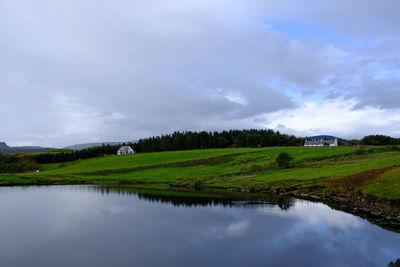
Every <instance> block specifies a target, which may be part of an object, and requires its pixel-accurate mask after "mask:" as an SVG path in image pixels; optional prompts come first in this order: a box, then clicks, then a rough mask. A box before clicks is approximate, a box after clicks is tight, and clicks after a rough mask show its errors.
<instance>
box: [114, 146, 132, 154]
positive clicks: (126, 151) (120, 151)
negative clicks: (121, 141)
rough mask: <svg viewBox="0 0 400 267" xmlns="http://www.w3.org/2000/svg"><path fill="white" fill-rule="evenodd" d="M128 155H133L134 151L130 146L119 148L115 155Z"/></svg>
mask: <svg viewBox="0 0 400 267" xmlns="http://www.w3.org/2000/svg"><path fill="white" fill-rule="evenodd" d="M129 154H135V150H133V149H132V148H131V147H130V146H121V147H120V148H119V149H118V151H117V155H129Z"/></svg>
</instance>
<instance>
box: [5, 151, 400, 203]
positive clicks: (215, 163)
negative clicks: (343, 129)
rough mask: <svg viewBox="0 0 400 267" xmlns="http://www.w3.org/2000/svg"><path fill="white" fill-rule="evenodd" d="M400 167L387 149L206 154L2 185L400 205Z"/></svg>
mask: <svg viewBox="0 0 400 267" xmlns="http://www.w3.org/2000/svg"><path fill="white" fill-rule="evenodd" d="M281 152H287V153H288V154H289V155H291V156H292V157H293V161H292V162H291V167H290V168H287V169H281V168H279V167H278V166H276V162H275V160H276V158H277V156H278V155H279V153H281ZM399 166H400V153H399V152H397V151H391V149H388V148H386V147H378V148H365V149H361V150H360V149H356V148H353V147H317V148H311V147H269V148H230V149H207V150H187V151H173V152H157V153H138V154H134V155H127V156H106V157H100V158H92V159H87V160H78V161H73V162H67V163H57V164H46V165H41V166H40V172H38V173H36V172H35V173H21V174H3V175H0V184H2V185H18V184H72V183H92V184H98V183H112V184H132V185H136V186H142V187H154V188H160V187H161V188H176V187H188V188H218V189H230V190H244V191H263V190H269V191H274V190H275V191H285V190H286V191H287V190H289V189H290V190H303V189H310V190H311V189H312V190H313V192H314V193H323V194H328V193H329V194H332V193H335V194H340V193H341V194H347V193H349V192H361V193H363V194H370V195H373V196H377V197H380V198H387V199H400V190H399V184H400V182H399V180H400V179H398V178H397V177H398V176H397V175H398V173H399V172H398V171H395V170H396V169H397V168H398V167H399ZM371 173H372V174H371ZM365 177H366V178H365ZM380 188H384V189H382V190H380Z"/></svg>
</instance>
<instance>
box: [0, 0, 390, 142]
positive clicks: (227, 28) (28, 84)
mask: <svg viewBox="0 0 400 267" xmlns="http://www.w3.org/2000/svg"><path fill="white" fill-rule="evenodd" d="M311 3H314V4H316V5H317V7H318V12H321V14H322V15H321V16H317V15H315V14H314V15H310V12H312V13H318V12H316V9H313V8H310V7H309V6H308V7H306V5H309V4H311ZM346 3H347V2H346ZM369 4H371V5H372V2H371V1H368V3H367V5H369ZM391 4H394V3H392V2H390V3H389V2H388V5H384V6H385V7H382V8H390V7H392V8H393V6H391ZM291 5H293V2H291V3H289V2H287V1H281V2H279V4H278V1H269V2H268V3H266V2H265V1H262V2H258V1H254V2H249V1H234V2H232V1H211V0H205V1H183V0H175V1H152V2H151V3H150V2H145V1H126V0H117V1H113V2H112V3H111V2H109V1H94V0H89V1H83V2H82V1H77V0H76V1H66V0H65V1H62V0H60V1H56V2H54V1H46V0H38V1H34V2H32V1H27V0H26V1H24V0H19V1H1V0H0V76H1V77H2V78H1V80H0V92H1V95H2V99H1V101H0V102H1V105H0V123H1V125H7V127H2V129H1V132H0V139H4V140H5V141H9V142H11V143H12V142H15V143H21V142H23V143H29V142H31V143H33V144H40V145H54V146H62V145H68V144H71V143H82V142H92V141H102V140H107V141H113V140H126V139H136V138H139V137H142V136H147V135H152V134H160V133H164V132H170V131H173V130H218V129H227V128H249V127H260V125H262V124H260V123H259V120H258V117H259V116H261V115H262V114H265V113H270V112H275V111H279V110H283V109H286V110H287V109H293V108H295V107H297V106H298V105H299V103H296V102H295V101H294V100H293V99H292V97H291V96H288V95H287V94H285V93H284V90H282V89H284V88H282V87H280V84H289V85H291V86H293V87H295V88H301V89H300V90H302V92H303V93H312V92H314V90H315V88H322V89H325V87H324V86H325V85H324V84H322V83H321V80H323V79H326V78H327V77H332V76H334V77H336V76H338V78H337V79H338V80H339V81H341V82H343V80H344V78H342V77H341V76H340V75H341V74H340V71H341V70H343V69H344V67H343V66H344V65H345V63H347V61H346V60H347V55H346V52H344V51H342V50H340V49H338V48H337V47H335V46H334V45H332V44H326V43H324V42H322V41H318V37H316V38H313V39H303V40H291V39H288V38H287V37H286V36H285V34H284V33H279V32H276V31H273V30H271V29H268V28H267V27H266V26H265V25H264V23H263V22H262V21H261V22H260V18H262V17H263V16H267V17H268V16H273V14H272V13H274V14H275V15H280V16H282V17H283V18H285V19H291V18H292V16H293V18H295V19H296V18H298V19H299V20H308V18H310V19H311V20H313V21H317V23H333V24H335V25H336V26H340V25H339V24H340V23H342V22H338V20H340V19H338V16H337V13H338V12H339V11H338V10H339V9H340V8H344V7H345V5H347V4H345V2H344V1H340V2H339V4H338V7H335V9H334V10H333V9H332V10H333V11H335V12H336V13H335V12H334V13H333V14H336V17H335V16H334V15H332V16H330V15H329V16H328V15H326V16H325V15H323V14H327V12H328V11H329V10H331V5H330V4H327V5H326V6H321V5H320V4H318V3H317V2H310V1H302V2H300V3H299V7H298V8H296V9H295V10H296V13H293V14H292V13H287V12H288V11H287V9H288V7H292V6H291ZM356 6H357V5H356V4H354V5H351V7H352V9H351V10H353V11H354V9H355V8H357V7H356ZM370 7H372V6H370ZM338 8H339V9H338ZM385 10H386V9H385ZM385 10H382V11H379V12H386V11H385ZM283 11H285V12H283ZM350 13H351V11H346V12H345V14H344V17H345V21H347V22H348V23H349V20H350V16H349V14H350ZM352 14H353V15H354V14H356V16H355V17H356V18H357V17H360V19H361V21H365V19H364V13H363V12H360V13H357V12H353V13H352ZM356 18H355V19H356ZM396 19H397V18H393V19H392V18H391V16H388V19H387V20H384V21H385V23H387V24H388V26H387V27H388V28H389V30H390V33H393V32H395V30H394V29H391V27H389V25H390V24H391V23H394V22H396V21H397V20H396ZM337 23H339V24H337ZM363 23H364V22H363ZM365 23H369V22H365ZM379 23H384V22H379ZM366 25H367V24H366ZM382 25H383V24H382ZM389 30H388V32H389ZM393 47H394V46H393ZM391 49H392V48H391ZM370 53H373V52H372V51H371V52H370ZM384 64H386V63H384ZM396 64H397V63H396ZM353 71H354V73H361V72H360V70H358V69H356V70H353ZM360 75H361V74H360ZM361 76H362V75H361ZM346 79H349V78H346ZM271 81H278V82H276V83H274V82H271ZM335 86H336V87H337V86H339V84H338V82H335V84H334V85H332V87H335ZM338 90H339V92H344V89H338ZM339 94H340V93H339ZM361 95H362V93H360V96H361ZM369 97H370V96H367V95H365V96H363V97H362V98H364V99H367V98H369ZM371 98H373V97H371ZM365 101H366V102H365V103H367V102H368V101H367V100H365ZM0 141H1V140H0Z"/></svg>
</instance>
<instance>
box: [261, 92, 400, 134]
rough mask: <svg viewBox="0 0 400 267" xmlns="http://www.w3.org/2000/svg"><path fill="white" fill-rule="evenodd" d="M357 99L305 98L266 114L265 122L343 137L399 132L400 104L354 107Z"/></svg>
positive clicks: (287, 129) (289, 129)
mask: <svg viewBox="0 0 400 267" xmlns="http://www.w3.org/2000/svg"><path fill="white" fill-rule="evenodd" d="M358 103H359V102H357V101H356V100H355V99H349V100H344V99H333V100H326V101H323V102H320V103H315V102H306V103H304V104H303V105H302V106H300V107H298V108H296V109H295V110H283V111H278V112H274V113H270V114H267V115H265V117H264V126H265V127H269V128H277V129H281V131H282V132H290V133H293V134H297V135H301V136H312V135H317V134H324V133H327V132H328V133H330V134H332V135H336V136H339V137H342V138H354V137H357V138H362V137H363V136H364V135H365V133H371V134H374V133H381V134H388V135H396V136H398V135H400V126H396V125H400V124H399V123H400V116H399V115H398V114H399V111H400V108H397V109H390V110H384V109H378V108H373V107H366V108H363V109H355V107H356V106H357V105H358Z"/></svg>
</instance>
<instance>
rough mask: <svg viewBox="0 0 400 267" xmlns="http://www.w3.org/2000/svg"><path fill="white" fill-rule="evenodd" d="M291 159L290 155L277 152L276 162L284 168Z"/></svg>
mask: <svg viewBox="0 0 400 267" xmlns="http://www.w3.org/2000/svg"><path fill="white" fill-rule="evenodd" d="M292 160H293V157H292V156H290V155H289V154H288V153H286V152H281V153H279V155H278V157H277V158H276V163H277V164H278V166H279V167H281V168H283V169H286V168H288V167H290V162H291V161H292Z"/></svg>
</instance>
